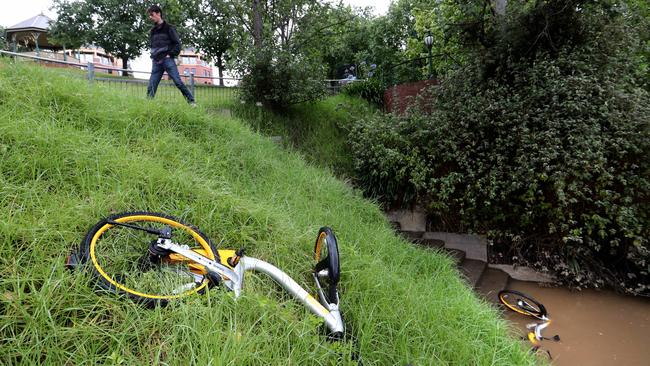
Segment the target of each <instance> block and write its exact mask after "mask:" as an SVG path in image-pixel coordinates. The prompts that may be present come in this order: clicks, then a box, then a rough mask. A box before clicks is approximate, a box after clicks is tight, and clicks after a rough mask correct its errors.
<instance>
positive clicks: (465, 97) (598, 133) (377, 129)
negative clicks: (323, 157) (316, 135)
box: [351, 52, 650, 294]
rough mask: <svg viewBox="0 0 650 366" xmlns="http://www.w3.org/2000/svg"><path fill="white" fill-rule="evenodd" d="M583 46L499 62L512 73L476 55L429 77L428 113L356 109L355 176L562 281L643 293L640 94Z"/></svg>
mask: <svg viewBox="0 0 650 366" xmlns="http://www.w3.org/2000/svg"><path fill="white" fill-rule="evenodd" d="M591 57H594V56H592V55H590V54H588V53H580V52H564V53H560V54H558V55H557V56H555V57H551V56H549V55H540V56H539V57H537V59H536V61H535V63H534V64H532V65H531V64H528V63H527V62H526V63H523V62H522V63H511V64H510V67H511V71H512V72H511V73H510V74H509V77H511V81H510V82H504V81H503V80H500V79H495V78H493V79H488V80H484V79H483V78H482V75H483V74H482V69H481V67H480V65H474V66H471V67H469V68H467V69H465V70H462V72H458V73H457V74H456V75H455V76H454V77H453V78H451V79H450V80H448V81H447V82H446V83H445V85H444V87H442V88H437V89H435V90H432V93H433V94H434V99H433V101H432V102H431V104H432V107H433V108H432V112H430V113H429V114H427V113H424V112H422V111H416V110H411V111H410V113H407V114H406V115H404V116H401V117H400V116H396V115H387V116H384V117H375V118H371V119H368V120H365V121H362V122H361V123H359V124H358V125H357V126H356V128H355V129H354V130H353V131H352V133H351V140H352V146H353V152H354V154H355V158H356V162H355V166H356V170H357V173H358V175H359V178H360V179H361V182H362V185H364V186H366V187H369V189H368V191H369V193H371V194H373V195H379V196H380V197H381V198H382V199H383V201H384V202H387V203H392V204H395V203H399V204H408V203H413V202H415V201H420V202H423V203H426V206H427V208H428V210H429V212H430V213H431V214H432V216H434V217H438V218H445V219H447V220H449V221H458V222H460V223H461V224H462V225H463V226H464V227H465V228H467V229H470V230H473V231H478V232H483V233H487V234H488V235H489V237H490V238H491V239H492V240H493V242H494V243H495V245H496V247H495V248H496V249H502V250H504V251H506V253H508V254H510V256H511V258H508V259H512V257H516V258H515V259H516V260H519V261H526V262H528V264H531V265H533V266H536V267H538V268H542V269H549V270H551V271H553V272H555V273H556V274H558V275H559V276H560V280H561V281H563V282H565V283H568V284H572V285H576V286H586V285H592V286H601V285H604V284H607V285H611V286H613V287H617V288H620V289H624V290H625V291H627V292H630V293H645V294H648V293H649V292H650V288H649V287H648V283H650V281H649V280H650V277H649V276H648V271H649V266H648V263H649V261H650V252H649V251H648V248H649V247H650V244H649V240H648V238H650V216H649V213H650V209H649V208H650V207H649V206H650V205H649V203H650V166H649V164H648V157H649V156H650V127H649V120H650V118H649V116H650V107H649V106H650V103H649V101H650V98H649V96H648V93H647V92H646V91H645V90H643V88H640V87H635V86H634V85H633V84H631V83H629V82H627V81H626V80H625V78H621V77H620V74H619V73H618V72H617V67H616V64H615V63H614V64H611V65H605V66H601V68H600V69H598V70H597V72H596V71H595V70H594V68H593V67H592V66H593V64H594V60H593V59H592V58H591ZM504 245H507V247H505V246H504Z"/></svg>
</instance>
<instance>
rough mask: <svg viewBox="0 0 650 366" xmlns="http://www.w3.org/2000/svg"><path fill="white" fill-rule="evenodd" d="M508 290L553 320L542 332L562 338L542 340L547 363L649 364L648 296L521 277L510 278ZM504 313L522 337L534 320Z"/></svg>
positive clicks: (559, 365) (649, 327)
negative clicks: (526, 298)
mask: <svg viewBox="0 0 650 366" xmlns="http://www.w3.org/2000/svg"><path fill="white" fill-rule="evenodd" d="M508 288H509V289H511V290H517V291H520V292H523V293H525V294H528V295H530V296H532V297H533V298H534V299H536V300H538V301H539V302H541V303H542V304H544V306H546V310H547V311H548V313H549V316H550V318H551V319H552V321H553V322H552V323H551V324H550V325H549V326H548V327H547V328H546V329H545V330H544V332H543V334H544V336H546V337H552V336H554V335H556V334H558V335H560V338H561V340H560V342H554V341H543V342H542V349H547V350H549V351H551V355H552V356H553V360H552V365H556V366H562V365H572V366H573V365H591V366H597V365H608V366H609V365H625V366H633V365H643V366H647V365H650V299H647V298H634V297H629V296H622V295H618V294H615V293H613V292H608V291H595V290H584V291H580V292H572V291H569V290H567V289H564V288H548V287H540V286H538V285H537V284H536V283H532V282H520V281H510V284H509V285H508ZM505 316H506V318H507V319H509V320H511V321H512V322H513V326H514V329H515V332H518V334H517V335H525V334H526V328H525V326H526V324H528V323H531V322H533V320H534V319H532V318H528V317H526V316H523V315H519V314H516V313H514V312H512V311H507V312H505ZM522 342H523V343H524V344H526V345H528V344H530V343H526V342H528V341H522ZM540 357H543V356H542V353H541V352H540Z"/></svg>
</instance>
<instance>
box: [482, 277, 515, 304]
mask: <svg viewBox="0 0 650 366" xmlns="http://www.w3.org/2000/svg"><path fill="white" fill-rule="evenodd" d="M509 280H510V276H509V275H508V274H507V273H506V272H504V271H502V270H500V269H496V268H487V269H486V270H485V272H484V273H483V276H482V277H481V280H480V281H479V282H478V286H477V287H476V292H477V293H478V294H479V295H481V296H483V298H485V299H486V300H487V301H488V302H490V303H492V304H495V305H497V304H499V299H498V298H497V295H498V294H499V291H501V290H504V289H505V288H506V287H507V286H508V281H509Z"/></svg>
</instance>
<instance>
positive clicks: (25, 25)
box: [6, 13, 62, 53]
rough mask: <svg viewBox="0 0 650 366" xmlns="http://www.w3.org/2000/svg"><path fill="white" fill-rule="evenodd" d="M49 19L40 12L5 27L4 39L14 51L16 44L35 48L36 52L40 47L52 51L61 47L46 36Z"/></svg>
mask: <svg viewBox="0 0 650 366" xmlns="http://www.w3.org/2000/svg"><path fill="white" fill-rule="evenodd" d="M51 21H52V19H50V18H49V17H48V16H46V15H43V13H41V14H39V15H36V16H34V17H31V18H29V19H27V20H23V21H22V22H20V23H18V24H16V25H13V26H11V27H9V28H7V29H6V33H7V38H6V39H7V41H8V42H9V44H10V45H11V48H12V51H13V52H16V51H17V47H18V45H23V46H24V47H26V48H33V49H35V50H36V53H38V52H39V50H41V49H49V50H53V51H55V50H60V49H62V47H61V46H58V45H54V44H52V43H50V41H49V39H48V37H47V36H48V28H49V25H50V22H51Z"/></svg>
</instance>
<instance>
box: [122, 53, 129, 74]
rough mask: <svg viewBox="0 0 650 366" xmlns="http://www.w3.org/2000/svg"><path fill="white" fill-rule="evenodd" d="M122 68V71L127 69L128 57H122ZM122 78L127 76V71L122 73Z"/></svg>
mask: <svg viewBox="0 0 650 366" xmlns="http://www.w3.org/2000/svg"><path fill="white" fill-rule="evenodd" d="M122 68H123V69H124V70H128V69H129V58H128V57H122ZM122 76H129V72H128V71H122Z"/></svg>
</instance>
